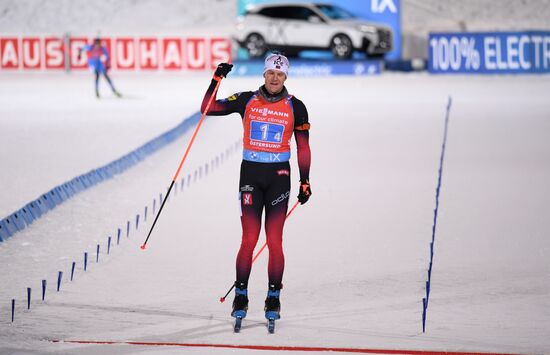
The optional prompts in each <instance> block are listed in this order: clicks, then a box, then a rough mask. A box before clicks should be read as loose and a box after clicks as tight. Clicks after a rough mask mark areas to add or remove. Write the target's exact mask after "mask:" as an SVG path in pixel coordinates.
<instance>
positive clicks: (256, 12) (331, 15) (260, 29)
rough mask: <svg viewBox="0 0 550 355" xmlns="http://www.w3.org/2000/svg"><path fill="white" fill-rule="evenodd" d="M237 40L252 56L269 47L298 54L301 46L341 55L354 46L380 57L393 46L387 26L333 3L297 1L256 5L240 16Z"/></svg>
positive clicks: (291, 54)
mask: <svg viewBox="0 0 550 355" xmlns="http://www.w3.org/2000/svg"><path fill="white" fill-rule="evenodd" d="M234 39H235V41H236V42H237V43H238V44H239V46H241V47H242V48H245V49H246V50H248V53H249V55H250V57H252V58H257V57H262V56H263V55H264V54H265V53H266V52H267V51H268V50H279V51H282V52H284V53H285V54H286V55H288V56H296V55H298V53H299V52H300V51H302V50H309V49H317V50H319V49H322V50H326V49H330V50H331V51H332V53H333V54H334V56H335V57H336V58H339V59H347V58H350V57H351V55H352V53H353V51H354V50H360V51H364V52H365V53H366V54H367V56H369V57H377V58H381V57H383V56H384V54H385V53H387V52H389V51H390V50H391V49H392V32H391V29H390V28H389V27H388V26H383V25H380V24H374V23H370V22H365V21H363V20H361V19H358V18H357V17H355V16H354V15H352V14H350V13H349V12H347V11H346V10H344V9H342V8H340V7H338V6H335V5H330V4H317V3H294V4H290V3H289V4H280V3H277V4H271V5H267V4H264V5H255V6H253V7H251V8H249V9H248V10H247V11H246V13H245V14H244V16H242V17H239V18H238V19H237V31H236V32H235V35H234Z"/></svg>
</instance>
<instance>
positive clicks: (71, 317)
mask: <svg viewBox="0 0 550 355" xmlns="http://www.w3.org/2000/svg"><path fill="white" fill-rule="evenodd" d="M209 78H210V74H209V73H206V74H200V73H199V74H197V73H195V74H178V75H174V74H170V75H168V74H166V75H165V74H116V75H115V76H114V78H113V79H114V81H115V83H116V84H117V86H118V87H119V89H120V90H121V91H122V92H123V93H124V94H125V96H124V98H122V99H115V98H113V97H111V95H110V94H109V93H108V90H107V89H106V88H105V86H103V87H102V88H104V90H103V93H104V95H103V98H102V99H101V100H97V99H96V98H95V97H94V96H93V87H92V78H91V76H90V75H89V74H85V73H82V74H73V75H65V74H22V73H0V126H1V129H0V163H1V174H0V178H1V183H0V188H1V196H2V198H1V199H0V215H2V216H5V215H7V214H8V213H11V212H13V211H14V210H16V209H18V208H20V207H21V206H22V205H23V204H24V203H26V202H28V201H30V200H31V199H34V198H36V197H38V195H39V194H41V193H43V192H45V191H47V190H49V189H50V188H52V187H53V186H55V185H58V184H60V183H62V182H64V181H66V180H68V179H70V178H72V177H74V176H76V175H79V174H81V173H84V172H87V171H89V170H91V169H93V168H96V167H99V166H102V165H105V164H106V163H108V162H110V161H112V160H114V159H117V158H119V157H120V156H121V155H123V154H126V153H127V152H129V151H130V150H132V149H134V148H136V147H138V146H140V145H141V144H143V143H145V142H146V141H148V140H149V139H152V138H154V137H155V136H157V135H159V134H161V133H162V132H164V131H166V130H168V129H170V128H172V127H173V126H175V125H177V124H178V123H179V122H181V120H182V119H183V118H185V117H187V116H189V115H191V114H193V113H194V112H196V111H197V109H198V106H199V104H200V101H201V98H202V95H203V91H204V90H205V89H206V87H207V86H208V83H209ZM260 82H261V79H260V78H231V76H230V77H229V78H228V79H227V80H225V81H224V82H223V83H222V86H221V88H220V95H219V96H220V97H221V96H227V95H229V94H231V93H233V92H236V91H242V90H250V89H254V88H256V87H257V86H258V85H259V84H260ZM287 84H288V88H289V89H290V91H291V92H292V93H294V94H295V95H297V96H298V97H299V98H301V99H302V100H303V101H304V102H305V103H306V105H307V107H308V110H309V114H310V118H311V122H312V130H311V148H312V155H313V163H312V170H311V182H312V189H313V196H312V198H311V200H310V202H308V203H307V204H306V205H304V206H299V207H298V208H297V209H296V210H295V211H294V212H293V214H292V215H291V217H290V218H289V220H288V222H287V225H286V228H285V255H286V261H287V264H286V270H285V280H284V283H285V288H284V290H283V294H282V305H283V313H282V319H281V320H280V321H279V323H278V328H277V332H276V334H274V335H269V334H267V331H266V329H265V324H264V320H263V299H264V298H265V292H266V282H267V281H266V255H263V256H262V257H260V258H259V259H258V261H257V262H256V264H255V265H254V269H253V273H252V278H251V282H250V298H251V304H250V310H249V317H248V318H247V319H246V320H245V324H244V327H243V330H242V332H241V334H233V332H232V324H231V317H230V316H229V311H230V302H229V301H228V302H226V303H223V304H221V303H219V301H218V299H219V298H220V297H221V296H223V294H224V293H225V292H226V291H227V290H228V288H229V287H230V286H231V283H232V281H233V279H234V259H235V255H236V252H237V250H238V247H239V243H240V222H239V210H238V204H237V198H236V197H237V190H238V189H237V187H238V185H237V184H238V172H239V162H240V158H239V154H240V153H239V149H240V148H238V149H236V150H235V149H232V148H231V147H235V142H236V141H238V139H239V136H240V134H241V126H240V120H239V117H238V116H236V115H234V116H230V117H219V118H208V119H207V120H206V121H205V124H204V125H203V127H202V128H201V131H200V132H199V135H198V138H197V140H196V142H195V145H194V146H193V148H192V150H191V154H190V156H189V158H188V161H187V162H186V164H185V166H184V169H183V172H182V173H181V177H184V178H185V179H186V185H185V187H184V188H183V190H180V189H178V190H177V192H176V191H175V192H174V193H173V195H172V196H171V199H170V200H169V202H168V203H167V205H166V206H165V210H164V211H163V213H162V215H161V217H160V219H159V222H158V224H157V226H156V228H155V231H154V232H153V234H152V236H151V239H150V241H149V243H148V248H147V249H146V250H145V251H142V250H140V249H139V245H141V243H142V242H143V240H144V239H145V236H146V234H147V231H148V228H149V227H150V224H151V211H152V208H153V200H154V199H155V200H156V202H155V203H156V208H158V197H159V193H161V192H164V191H165V189H166V188H167V186H168V184H169V183H170V180H171V178H172V176H173V174H174V172H175V170H176V168H177V165H178V163H179V161H180V158H181V156H182V154H183V152H184V150H185V147H186V146H187V143H188V141H189V138H190V134H186V135H185V136H183V137H182V138H181V139H179V140H178V141H176V142H175V143H173V144H171V145H169V146H167V147H166V148H164V149H163V150H161V151H160V152H158V153H156V154H154V155H152V156H150V157H149V158H147V159H146V160H145V161H143V162H142V163H140V164H138V165H136V166H135V167H133V168H131V169H129V170H127V171H126V172H125V173H124V174H121V175H118V176H116V177H115V178H114V179H111V180H108V181H106V182H104V183H102V184H99V185H97V186H95V187H93V188H91V189H89V190H87V191H85V192H83V193H81V194H79V195H76V196H75V197H74V198H72V199H71V200H69V201H67V202H65V203H64V204H62V205H61V206H59V207H57V208H56V209H54V210H52V211H50V212H49V213H48V214H46V215H45V216H44V217H43V218H41V219H40V220H38V221H37V222H35V223H34V224H33V225H32V226H31V227H30V228H27V229H26V230H24V231H23V232H19V233H18V234H17V235H16V236H14V237H13V238H11V239H9V240H7V241H6V242H3V243H0V265H1V268H2V271H1V273H0V285H1V287H0V353H33V352H34V353H44V352H57V353H65V354H66V353H71V354H72V353H76V354H97V353H116V354H126V353H150V354H153V353H154V354H156V353H172V352H173V353H176V352H183V351H187V352H189V353H197V354H199V353H201V354H202V353H213V354H221V353H226V352H228V351H230V350H228V349H214V348H208V349H204V348H178V347H170V346H165V347H152V346H138V345H124V344H119V345H84V344H68V343H50V342H48V341H47V340H51V339H62V340H78V339H85V340H98V341H117V342H124V341H143V342H177V343H198V344H216V343H217V344H233V345H238V344H241V345H243V344H254V345H269V346H309V347H346V348H370V349H372V348H374V349H417V350H437V351H484V352H507V353H538V354H540V353H545V354H550V341H549V340H548V337H547V333H548V329H550V261H549V260H550V259H549V258H548V254H549V252H550V241H549V240H548V231H550V218H549V217H550V215H549V212H548V211H549V210H548V206H547V202H548V201H549V199H550V187H549V185H548V181H550V165H549V163H548V162H550V143H549V141H548V136H550V119H549V116H548V112H549V111H550V102H549V101H548V99H547V93H548V92H549V90H550V77H548V76H492V77H466V76H429V75H428V74H409V75H405V74H388V73H386V74H383V75H381V76H378V77H340V78H289V80H288V82H287ZM449 95H450V96H452V98H453V106H452V109H451V114H450V123H449V135H448V142H447V152H446V160H445V166H444V172H443V182H442V192H441V196H440V211H439V213H440V214H439V221H438V232H437V236H436V244H435V256H434V266H433V274H432V293H431V297H430V305H429V308H428V319H427V329H426V333H425V334H423V333H422V327H421V313H422V303H421V302H422V297H423V296H424V293H425V290H424V283H425V281H426V278H427V272H426V270H427V267H428V260H429V242H430V239H431V227H432V219H433V208H434V205H435V187H436V183H437V169H438V165H439V155H440V149H441V143H442V135H443V120H444V114H445V106H446V104H447V98H448V96H449ZM222 153H223V155H224V161H223V163H221V164H219V165H218V166H217V167H215V168H214V169H211V170H210V171H209V173H208V175H206V176H205V175H203V177H202V178H201V179H199V178H197V179H196V180H195V179H193V175H194V172H195V171H196V169H197V167H199V166H204V164H205V163H211V162H212V161H213V160H215V158H216V157H220V156H221V154H222ZM226 153H227V154H226ZM188 175H191V177H192V178H191V181H190V183H189V185H187V178H188ZM292 181H293V182H296V181H297V169H294V171H293V179H292ZM294 188H295V186H294ZM295 195H296V192H295V191H293V193H292V194H291V196H295ZM294 200H295V197H293V198H292V199H291V203H292V202H293V201H294ZM146 205H147V206H148V210H149V216H148V219H147V222H146V223H145V224H143V217H144V216H143V212H144V207H145V206H146ZM136 214H140V215H141V219H140V226H139V228H138V229H137V230H136V229H135V225H134V222H135V220H134V219H135V216H136ZM128 220H130V221H132V228H131V231H130V236H129V237H126V223H127V221H128ZM118 228H121V229H122V231H123V233H122V238H121V241H120V245H114V246H112V249H111V254H110V255H106V253H105V252H106V243H107V237H108V236H112V237H113V238H114V239H113V242H114V241H115V240H116V232H117V229H118ZM262 235H263V234H262ZM262 239H263V237H262ZM260 243H262V240H260ZM97 244H100V246H101V254H100V257H99V259H100V260H99V262H98V263H96V256H95V250H96V245H97ZM115 244H116V243H115ZM259 246H260V245H259ZM259 246H258V247H259ZM84 252H88V253H89V265H88V270H87V271H86V272H84V270H83V265H82V263H83V253H84ZM266 254H267V253H266ZM73 261H75V262H76V263H77V270H76V272H75V278H74V280H73V281H72V282H70V281H69V280H68V278H69V274H70V266H71V263H72V262H73ZM58 271H63V282H62V285H61V291H60V292H56V291H55V283H56V280H57V273H58ZM42 279H46V280H47V282H48V286H47V293H46V300H45V301H44V302H42V301H41V300H40V282H41V280H42ZM27 287H31V288H32V292H33V301H32V304H31V309H30V310H27V309H26V289H27ZM11 299H16V316H15V317H16V318H15V321H14V322H13V323H12V322H11ZM231 299H232V297H231V298H230V300H231ZM231 351H233V352H242V353H251V352H253V351H254V350H242V349H241V350H236V349H235V350H231ZM273 352H275V351H273Z"/></svg>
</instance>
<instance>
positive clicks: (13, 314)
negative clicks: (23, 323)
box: [11, 299, 15, 323]
mask: <svg viewBox="0 0 550 355" xmlns="http://www.w3.org/2000/svg"><path fill="white" fill-rule="evenodd" d="M14 319H15V300H14V299H12V300H11V322H12V323H13V320H14Z"/></svg>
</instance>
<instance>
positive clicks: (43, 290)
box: [42, 280, 46, 301]
mask: <svg viewBox="0 0 550 355" xmlns="http://www.w3.org/2000/svg"><path fill="white" fill-rule="evenodd" d="M45 298H46V280H42V301H44V299H45Z"/></svg>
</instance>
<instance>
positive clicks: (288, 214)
mask: <svg viewBox="0 0 550 355" xmlns="http://www.w3.org/2000/svg"><path fill="white" fill-rule="evenodd" d="M298 203H300V201H296V203H295V204H294V206H292V208H291V209H290V211H288V213H287V214H286V218H285V220H287V219H288V216H290V214H291V213H292V212H294V210H295V209H296V207H298ZM265 247H267V241H266V242H265V243H264V245H263V246H262V247H261V248H260V250H258V252H257V253H256V255H254V257H253V258H252V264H254V262H255V261H256V259H258V256H260V254H261V253H262V251H264V249H265ZM234 288H235V284H233V286H231V288H230V289H229V291H227V293H226V294H225V296H223V297H221V298H220V302H222V303H223V302H224V301H225V298H226V297H227V295H229V293H230V292H231V291H232V290H233V289H234Z"/></svg>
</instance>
